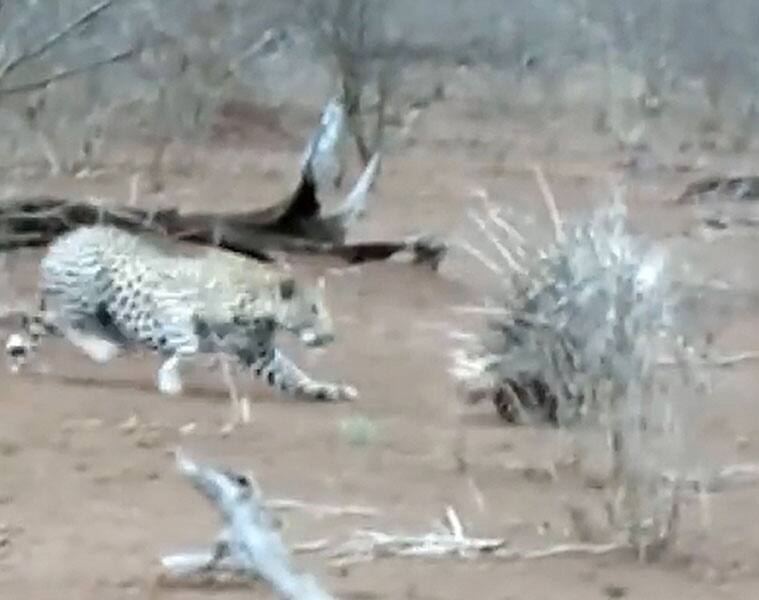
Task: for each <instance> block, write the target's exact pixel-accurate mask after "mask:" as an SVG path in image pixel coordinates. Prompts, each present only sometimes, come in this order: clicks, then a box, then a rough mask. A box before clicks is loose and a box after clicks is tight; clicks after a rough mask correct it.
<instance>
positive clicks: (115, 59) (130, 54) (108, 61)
mask: <svg viewBox="0 0 759 600" xmlns="http://www.w3.org/2000/svg"><path fill="white" fill-rule="evenodd" d="M141 50H142V48H141V47H134V48H130V49H129V50H124V51H123V52H117V53H116V54H113V55H111V56H107V57H105V58H102V59H100V60H96V61H92V62H90V63H87V64H84V65H79V66H76V67H72V68H70V69H66V70H65V71H61V72H60V73H55V74H54V75H50V76H49V77H45V78H43V79H40V80H38V81H34V82H32V83H24V84H22V85H16V86H9V87H0V96H10V95H12V94H28V93H29V92H34V91H36V90H41V89H43V88H46V87H47V86H48V85H50V84H51V83H54V82H56V81H61V80H64V79H70V78H71V77H76V76H78V75H82V74H84V73H89V72H91V71H96V70H97V69H100V68H102V67H106V66H109V65H114V64H116V63H120V62H124V61H126V60H129V59H131V58H134V57H135V56H136V55H137V54H138V53H139V52H140V51H141Z"/></svg>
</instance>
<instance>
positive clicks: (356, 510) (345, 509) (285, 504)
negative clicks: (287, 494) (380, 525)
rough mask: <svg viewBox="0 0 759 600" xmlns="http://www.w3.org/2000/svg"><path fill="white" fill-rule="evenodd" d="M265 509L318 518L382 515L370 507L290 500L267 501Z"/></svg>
mask: <svg viewBox="0 0 759 600" xmlns="http://www.w3.org/2000/svg"><path fill="white" fill-rule="evenodd" d="M266 507H267V508H269V509H271V510H277V511H284V510H302V511H305V512H308V513H311V514H313V515H315V516H317V517H319V518H321V517H326V516H330V517H333V516H356V517H377V516H379V515H380V514H382V513H381V512H380V511H379V510H378V509H376V508H373V507H371V506H355V505H352V504H349V505H346V506H331V505H329V504H311V503H308V502H303V501H301V500H293V499H290V498H279V499H274V500H267V501H266Z"/></svg>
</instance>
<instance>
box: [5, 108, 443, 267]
mask: <svg viewBox="0 0 759 600" xmlns="http://www.w3.org/2000/svg"><path fill="white" fill-rule="evenodd" d="M344 110H345V109H344V107H343V105H342V104H341V103H339V102H338V103H335V101H331V104H330V105H328V110H327V109H325V111H324V112H323V118H322V120H321V122H320V127H319V129H318V130H317V132H316V134H315V135H314V136H313V137H312V139H311V140H309V142H308V145H307V146H306V151H305V153H304V158H303V163H302V165H303V166H302V170H301V177H300V181H299V182H298V184H297V186H296V187H295V190H294V191H293V192H292V194H290V196H289V197H288V198H286V199H285V200H283V201H281V202H279V203H277V204H275V205H273V206H270V207H268V208H265V209H262V210H250V211H241V212H235V213H215V212H195V213H180V211H179V210H178V209H176V208H171V209H160V210H148V209H141V208H138V207H136V206H132V205H127V206H119V205H116V204H113V203H111V204H109V205H105V204H104V203H102V202H99V201H96V200H89V201H85V200H81V201H74V200H69V199H66V198H55V197H49V196H39V197H30V198H29V197H27V198H11V199H8V200H6V201H4V202H3V203H1V204H0V231H2V234H0V250H11V249H15V248H19V247H33V246H44V245H47V244H49V243H50V242H51V241H52V240H53V239H55V238H56V237H57V236H59V235H61V234H63V233H66V232H67V231H70V230H72V229H75V228H76V227H79V226H83V225H93V224H96V223H106V224H111V225H115V226H118V227H122V228H124V229H127V230H130V231H135V232H147V231H149V232H153V233H157V234H161V235H165V236H168V237H171V238H173V239H175V240H179V241H183V242H188V243H194V244H201V245H213V246H219V247H221V248H224V249H226V250H230V251H233V252H238V253H240V254H244V255H247V256H251V257H254V258H256V259H259V260H263V261H272V260H274V256H273V253H274V252H288V253H294V254H320V255H328V256H334V257H338V258H340V259H342V260H344V261H345V262H348V263H361V262H367V261H375V260H386V259H388V258H390V257H392V256H395V255H402V254H403V253H407V254H410V255H411V260H412V262H414V263H419V264H427V265H429V266H431V267H432V268H433V269H437V267H438V265H439V263H440V261H441V260H442V258H443V256H444V254H445V252H446V246H445V244H444V243H443V242H442V241H440V240H438V239H436V238H435V237H433V236H427V235H421V236H413V237H409V238H407V239H404V240H398V241H373V242H364V243H355V244H348V243H346V241H345V240H346V237H347V234H348V229H349V227H350V226H351V225H353V224H354V223H355V222H356V221H357V220H358V219H359V218H360V217H361V216H362V215H363V214H364V213H365V212H366V208H367V203H368V202H367V199H368V195H369V193H370V191H371V188H372V185H373V183H374V181H375V180H376V177H377V173H378V170H379V161H380V158H379V155H378V154H375V155H374V156H373V157H372V158H371V160H370V161H369V163H368V164H367V166H366V168H365V169H364V171H363V173H362V174H361V176H360V177H359V179H358V181H357V182H356V184H355V186H354V187H353V189H352V190H351V191H350V192H349V193H348V194H347V196H346V198H345V200H344V202H343V203H342V204H341V205H340V206H339V207H338V208H337V209H336V210H335V211H333V212H331V213H327V214H323V212H322V204H321V202H320V199H319V191H320V189H321V187H320V184H323V183H324V182H325V178H327V177H328V175H329V174H330V173H333V171H334V169H333V168H332V167H330V166H329V165H336V164H337V165H339V163H340V161H339V157H338V154H339V144H340V134H339V130H340V122H341V121H342V120H343V118H344V113H343V111H344Z"/></svg>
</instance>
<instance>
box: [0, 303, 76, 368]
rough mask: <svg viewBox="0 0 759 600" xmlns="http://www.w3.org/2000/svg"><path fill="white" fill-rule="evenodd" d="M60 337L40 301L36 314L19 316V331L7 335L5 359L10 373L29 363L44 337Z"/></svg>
mask: <svg viewBox="0 0 759 600" xmlns="http://www.w3.org/2000/svg"><path fill="white" fill-rule="evenodd" d="M62 335H63V334H62V332H61V331H60V330H59V329H58V328H57V327H56V326H55V325H54V324H53V323H52V321H51V320H50V319H49V318H48V315H47V311H46V307H45V301H44V299H41V300H40V302H39V304H38V307H37V310H36V312H31V313H24V314H22V315H21V330H20V331H17V332H15V333H12V334H11V335H9V336H8V339H7V340H6V342H5V358H6V362H7V363H8V366H9V367H10V369H11V371H14V372H16V371H18V370H19V369H20V368H21V367H22V366H23V365H25V364H27V363H28V362H29V361H31V360H32V358H33V357H34V356H35V355H36V354H37V351H38V350H39V347H40V345H41V344H42V340H43V339H44V338H45V337H47V336H54V337H61V336H62Z"/></svg>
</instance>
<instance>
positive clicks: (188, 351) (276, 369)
mask: <svg viewBox="0 0 759 600" xmlns="http://www.w3.org/2000/svg"><path fill="white" fill-rule="evenodd" d="M285 267H286V266H282V265H274V266H272V265H271V264H268V263H262V262H260V261H257V260H254V259H252V258H249V257H247V256H244V255H241V254H238V253H234V252H230V251H226V250H224V249H221V248H218V247H211V246H199V245H196V244H190V243H183V242H180V241H176V240H174V239H170V238H167V237H166V236H165V235H163V234H160V233H148V232H132V231H129V230H126V229H124V228H121V227H118V226H115V225H104V224H98V225H88V226H82V227H79V228H77V229H74V230H72V231H69V232H67V233H64V234H63V235H61V236H59V237H58V238H56V239H55V240H54V241H53V242H52V243H51V244H50V245H49V246H48V249H47V252H46V254H45V255H44V256H43V258H42V260H41V262H40V269H39V271H40V273H39V278H38V298H37V309H36V311H34V312H32V313H31V314H29V315H26V316H25V317H24V319H23V321H24V324H23V329H22V333H19V334H14V335H12V336H11V337H10V338H9V339H8V342H7V344H6V357H7V358H8V360H9V361H11V363H12V365H13V366H14V370H18V369H19V368H21V367H22V366H23V365H25V364H27V363H28V362H29V361H30V360H31V358H32V356H33V355H34V354H35V353H36V352H37V351H38V349H39V347H40V345H41V343H42V341H43V339H44V338H46V337H48V336H55V337H59V338H64V339H66V340H67V341H68V342H69V343H71V344H73V345H74V346H75V347H76V348H78V349H79V350H80V351H81V352H83V353H84V354H85V355H87V356H88V357H89V358H90V359H92V360H93V361H95V362H97V363H101V364H104V363H107V362H109V361H110V360H112V359H113V358H115V357H116V356H117V355H119V354H123V353H128V352H135V351H140V350H143V351H144V350H147V351H149V352H151V353H154V354H158V355H159V356H160V357H161V359H162V363H161V366H160V368H159V369H158V372H157V376H156V386H157V388H158V391H159V392H161V393H162V394H168V395H177V394H181V393H182V391H183V381H182V377H183V372H184V371H185V369H186V367H187V366H188V365H189V364H191V363H192V362H194V361H197V360H198V359H201V358H205V359H209V358H210V359H211V360H210V361H209V364H210V365H211V366H214V365H217V363H218V358H219V357H223V358H224V359H225V360H226V359H230V360H231V361H232V362H233V363H234V364H235V365H236V366H237V367H239V368H241V369H242V370H244V371H246V372H250V373H252V374H254V375H255V376H256V377H257V378H258V379H260V380H262V381H263V382H265V383H266V384H267V385H268V386H269V387H270V388H273V389H275V390H277V391H279V392H280V393H283V394H285V395H289V396H292V397H301V398H305V399H308V400H322V401H337V400H354V399H355V398H356V397H357V395H358V393H357V390H356V389H355V388H354V387H353V386H350V385H345V384H340V383H332V382H327V381H319V380H316V379H313V378H312V377H311V376H309V375H308V374H306V373H305V372H304V371H303V370H301V369H300V368H299V367H298V366H297V364H296V363H295V362H294V361H293V360H292V359H290V358H288V357H287V356H286V355H285V353H283V352H282V351H281V350H280V348H279V347H278V345H277V344H276V343H275V338H276V335H277V334H278V333H279V332H287V333H290V334H293V335H295V336H297V337H298V338H299V339H300V341H301V342H302V343H303V344H304V345H305V346H307V347H323V346H325V345H327V344H328V343H330V342H331V341H333V339H334V337H335V334H334V325H333V320H332V316H331V313H330V311H329V309H328V307H327V304H326V292H325V287H326V284H325V279H324V277H323V276H322V277H319V278H318V280H317V283H316V284H314V283H312V282H308V283H307V282H304V281H302V280H300V279H298V278H296V277H295V276H294V275H293V273H292V271H291V270H289V269H288V268H285Z"/></svg>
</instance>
